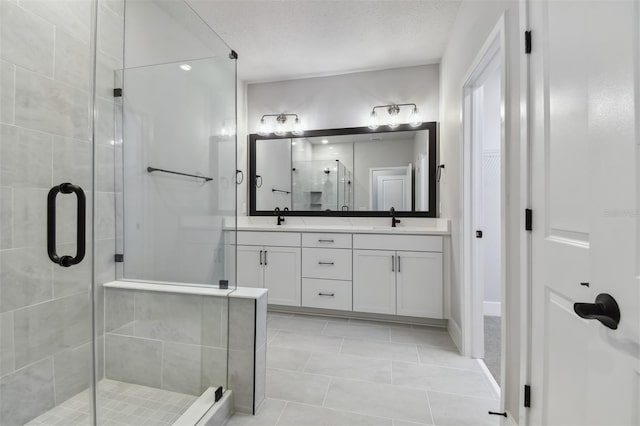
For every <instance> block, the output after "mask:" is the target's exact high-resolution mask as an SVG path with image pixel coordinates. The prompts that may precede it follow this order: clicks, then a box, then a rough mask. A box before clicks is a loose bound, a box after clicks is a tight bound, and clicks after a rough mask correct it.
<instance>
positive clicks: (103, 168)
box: [95, 145, 116, 192]
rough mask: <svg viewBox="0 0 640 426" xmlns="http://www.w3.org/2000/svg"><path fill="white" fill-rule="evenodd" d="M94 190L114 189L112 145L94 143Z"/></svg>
mask: <svg viewBox="0 0 640 426" xmlns="http://www.w3.org/2000/svg"><path fill="white" fill-rule="evenodd" d="M95 149H96V191H102V192H114V191H115V184H114V182H115V180H114V179H115V166H116V165H115V158H114V155H115V152H114V147H113V146H111V145H109V146H102V145H96V148H95Z"/></svg>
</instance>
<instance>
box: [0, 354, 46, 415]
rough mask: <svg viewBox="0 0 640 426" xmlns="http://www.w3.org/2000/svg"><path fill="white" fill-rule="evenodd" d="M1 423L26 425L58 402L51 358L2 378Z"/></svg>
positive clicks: (0, 382) (0, 384) (0, 381)
mask: <svg viewBox="0 0 640 426" xmlns="http://www.w3.org/2000/svg"><path fill="white" fill-rule="evenodd" d="M0 395H2V397H1V398H0V424H1V425H22V424H25V423H27V422H29V421H30V420H31V419H33V418H35V417H37V416H39V415H40V414H42V413H44V412H46V411H48V410H50V409H51V408H52V407H53V406H54V403H55V402H54V391H53V363H52V362H51V358H46V359H43V360H41V361H39V362H37V363H35V364H32V365H30V366H28V367H25V368H23V369H21V370H18V371H16V372H14V373H11V374H9V375H7V376H5V377H3V378H2V379H0Z"/></svg>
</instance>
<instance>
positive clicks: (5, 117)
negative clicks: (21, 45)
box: [0, 61, 16, 124]
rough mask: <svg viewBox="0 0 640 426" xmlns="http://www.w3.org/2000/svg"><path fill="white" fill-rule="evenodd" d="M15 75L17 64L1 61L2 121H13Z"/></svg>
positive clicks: (0, 110) (0, 99)
mask: <svg viewBox="0 0 640 426" xmlns="http://www.w3.org/2000/svg"><path fill="white" fill-rule="evenodd" d="M15 75H16V67H15V65H13V64H11V63H9V62H5V61H0V123H9V124H12V123H13V91H14V87H15Z"/></svg>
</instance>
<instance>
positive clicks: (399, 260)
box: [398, 255, 400, 272]
mask: <svg viewBox="0 0 640 426" xmlns="http://www.w3.org/2000/svg"><path fill="white" fill-rule="evenodd" d="M398 272H400V255H398Z"/></svg>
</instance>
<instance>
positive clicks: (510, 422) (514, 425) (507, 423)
mask: <svg viewBox="0 0 640 426" xmlns="http://www.w3.org/2000/svg"><path fill="white" fill-rule="evenodd" d="M506 413H507V417H506V418H503V419H502V424H503V426H518V422H516V419H515V418H513V416H512V415H511V413H510V412H509V410H507V411H506Z"/></svg>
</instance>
